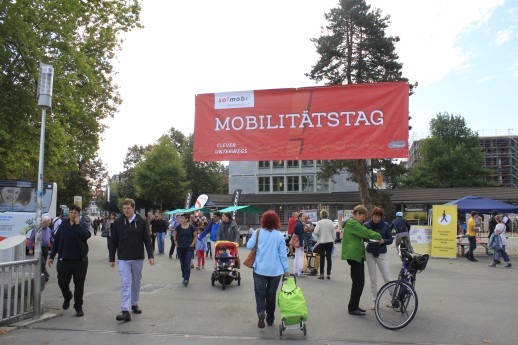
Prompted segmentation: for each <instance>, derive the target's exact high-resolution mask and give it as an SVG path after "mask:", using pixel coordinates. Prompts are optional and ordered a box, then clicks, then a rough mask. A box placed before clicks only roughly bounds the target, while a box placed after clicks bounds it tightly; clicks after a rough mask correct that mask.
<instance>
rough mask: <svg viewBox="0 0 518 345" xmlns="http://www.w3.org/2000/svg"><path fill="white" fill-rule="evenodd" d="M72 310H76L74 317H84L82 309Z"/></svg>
mask: <svg viewBox="0 0 518 345" xmlns="http://www.w3.org/2000/svg"><path fill="white" fill-rule="evenodd" d="M74 309H75V310H76V316H77V317H82V316H85V313H84V312H83V308H81V307H77V308H74Z"/></svg>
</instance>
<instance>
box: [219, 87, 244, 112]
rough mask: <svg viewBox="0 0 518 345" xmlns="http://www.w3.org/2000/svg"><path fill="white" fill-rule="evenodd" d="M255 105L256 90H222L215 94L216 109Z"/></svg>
mask: <svg viewBox="0 0 518 345" xmlns="http://www.w3.org/2000/svg"><path fill="white" fill-rule="evenodd" d="M253 107H254V91H240V92H222V93H215V94H214V109H234V108H253Z"/></svg>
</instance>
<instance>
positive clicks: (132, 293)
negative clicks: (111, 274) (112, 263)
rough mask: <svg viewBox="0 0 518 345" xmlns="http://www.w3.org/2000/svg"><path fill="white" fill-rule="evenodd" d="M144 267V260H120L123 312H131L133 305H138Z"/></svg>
mask: <svg viewBox="0 0 518 345" xmlns="http://www.w3.org/2000/svg"><path fill="white" fill-rule="evenodd" d="M143 265H144V259H141V260H119V274H120V276H121V310H125V311H129V310H130V307H131V306H132V305H138V301H139V295H140V283H141V281H142V266H143Z"/></svg>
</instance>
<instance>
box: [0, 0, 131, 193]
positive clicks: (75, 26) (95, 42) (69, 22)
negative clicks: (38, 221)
mask: <svg viewBox="0 0 518 345" xmlns="http://www.w3.org/2000/svg"><path fill="white" fill-rule="evenodd" d="M139 12H140V5H139V1H131V2H128V1H123V0H117V1H103V0H90V1H82V0H67V1H52V0H31V1H28V0H17V1H14V0H10V1H7V0H6V1H2V2H0V47H1V48H0V90H2V92H0V142H2V145H1V146H0V158H1V159H0V177H2V178H12V179H29V180H36V178H37V170H38V156H39V149H38V148H39V138H40V135H39V132H40V125H41V111H40V110H38V106H37V100H36V97H35V95H36V86H37V81H38V72H39V63H40V62H44V63H47V64H50V65H52V66H53V67H54V70H55V72H54V84H53V86H54V93H53V100H52V110H51V111H50V109H49V111H48V113H47V114H48V116H47V121H46V128H47V131H46V140H45V170H44V178H45V180H53V181H57V182H58V186H59V188H60V193H59V195H60V199H61V200H62V202H63V203H70V202H72V200H65V199H63V198H62V195H63V196H65V195H66V196H67V198H68V197H69V196H70V195H83V197H87V195H88V194H89V191H88V190H91V189H92V187H93V186H95V184H97V181H91V180H89V176H90V177H91V176H93V175H99V174H101V175H102V174H103V171H104V168H103V167H102V164H100V165H99V164H98V163H99V162H95V161H96V159H97V158H96V153H97V151H98V148H99V140H100V135H101V134H102V132H103V130H104V125H103V124H102V120H103V119H105V118H106V117H109V116H113V114H114V113H115V112H116V110H117V108H118V105H119V104H120V103H121V100H120V97H119V94H118V91H117V86H116V85H115V84H114V82H113V79H112V77H113V66H112V61H113V58H114V57H115V52H116V51H117V50H118V49H120V45H121V38H120V33H121V32H124V31H128V30H131V29H133V28H135V27H139V26H140V24H139ZM87 167H88V168H87ZM94 168H95V169H97V171H95V172H93V170H91V169H94ZM85 169H86V170H85ZM61 191H63V193H61Z"/></svg>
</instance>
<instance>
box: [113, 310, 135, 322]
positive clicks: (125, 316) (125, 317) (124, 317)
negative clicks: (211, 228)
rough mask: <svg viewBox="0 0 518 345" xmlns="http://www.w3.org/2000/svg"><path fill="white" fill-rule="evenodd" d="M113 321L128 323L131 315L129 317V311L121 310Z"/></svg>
mask: <svg viewBox="0 0 518 345" xmlns="http://www.w3.org/2000/svg"><path fill="white" fill-rule="evenodd" d="M115 320H117V321H124V322H128V321H131V315H130V313H129V311H127V310H123V311H122V312H121V313H120V314H119V315H117V316H116V317H115Z"/></svg>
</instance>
